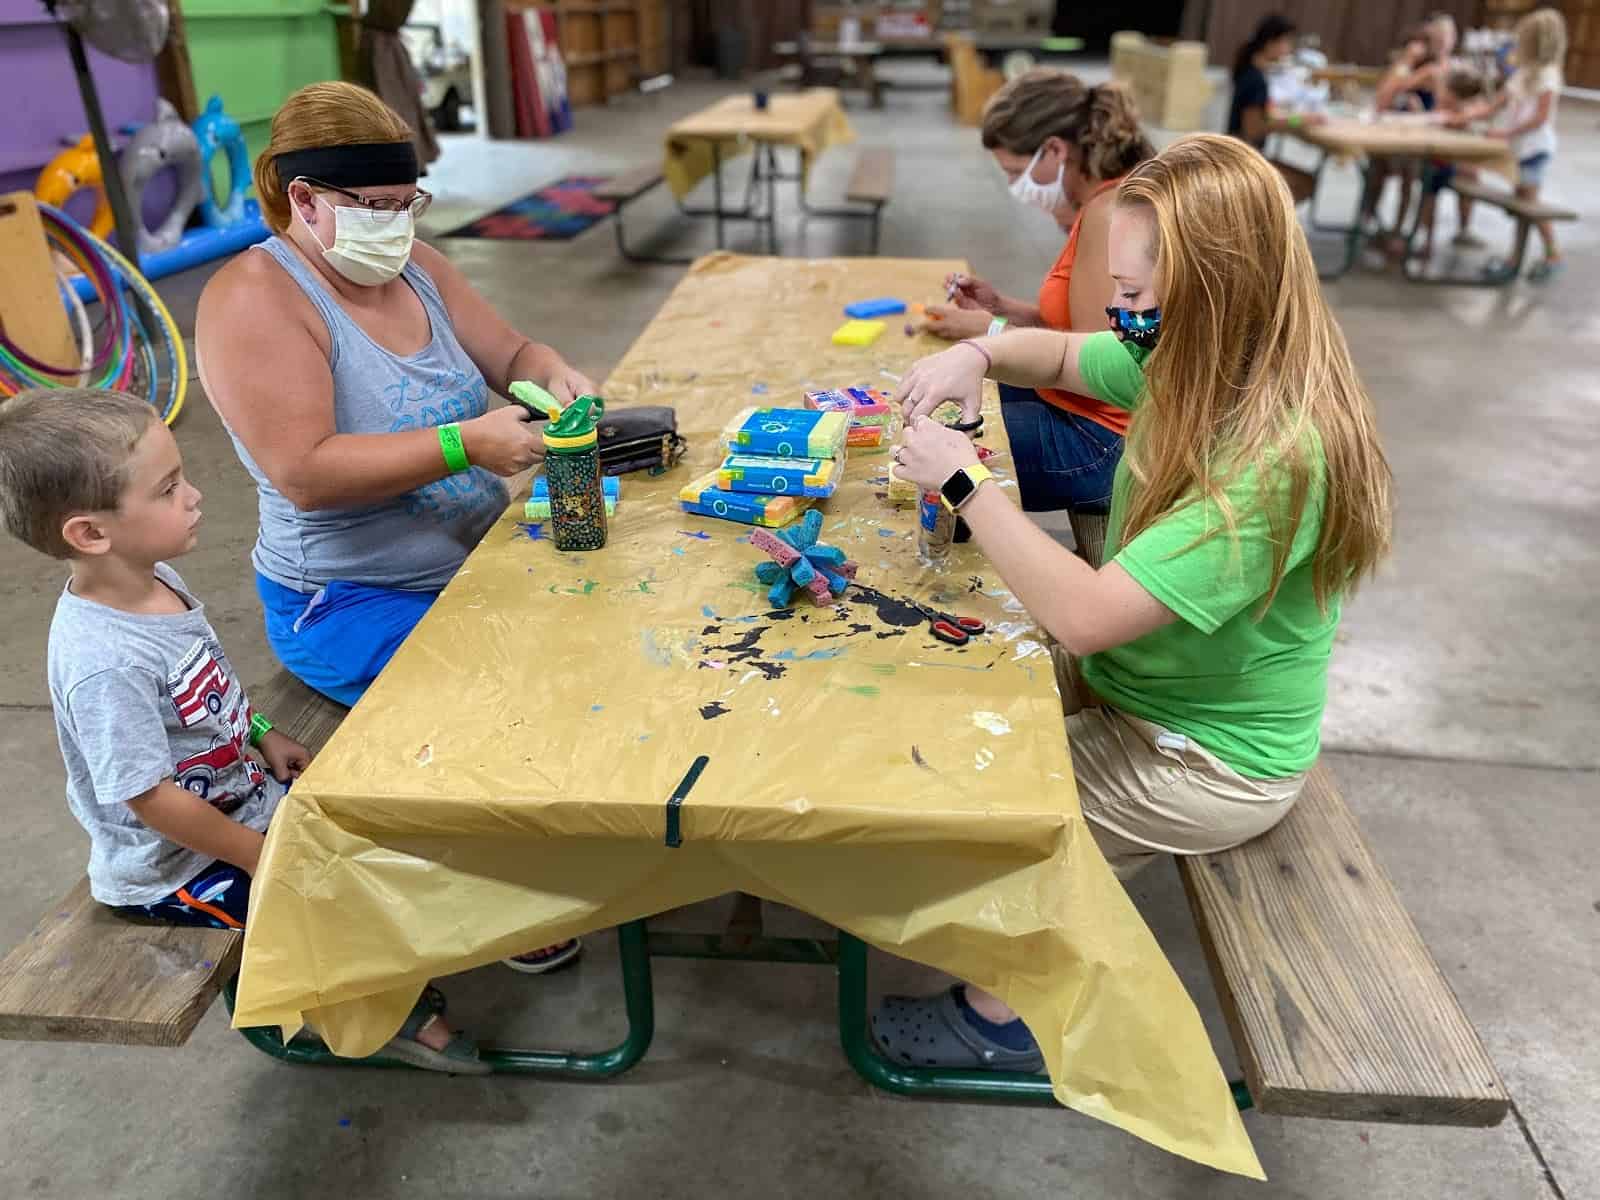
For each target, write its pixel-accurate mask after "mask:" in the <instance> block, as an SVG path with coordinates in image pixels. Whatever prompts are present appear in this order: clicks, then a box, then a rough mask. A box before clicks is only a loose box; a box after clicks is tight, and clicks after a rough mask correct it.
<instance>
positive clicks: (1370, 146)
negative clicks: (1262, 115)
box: [1276, 115, 1517, 178]
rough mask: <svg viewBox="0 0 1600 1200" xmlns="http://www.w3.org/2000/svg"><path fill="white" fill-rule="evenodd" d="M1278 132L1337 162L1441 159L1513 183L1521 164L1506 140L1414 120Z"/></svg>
mask: <svg viewBox="0 0 1600 1200" xmlns="http://www.w3.org/2000/svg"><path fill="white" fill-rule="evenodd" d="M1276 130H1277V131H1281V132H1283V133H1287V134H1288V135H1289V136H1291V137H1295V138H1298V139H1300V140H1301V141H1303V142H1306V143H1307V144H1309V145H1312V146H1315V147H1317V148H1318V149H1319V150H1323V151H1326V152H1327V153H1328V154H1331V155H1333V156H1334V157H1335V158H1345V159H1353V158H1358V157H1363V156H1365V157H1369V158H1437V159H1442V160H1444V161H1445V162H1455V163H1469V164H1472V165H1475V166H1481V167H1484V168H1486V169H1488V170H1490V171H1493V172H1495V173H1496V174H1499V175H1504V176H1507V177H1508V178H1514V177H1515V175H1516V168H1517V164H1516V160H1515V159H1514V158H1513V157H1512V155H1511V146H1510V143H1508V142H1507V141H1506V140H1505V139H1504V138H1492V137H1488V136H1487V135H1485V134H1481V133H1469V132H1467V131H1465V130H1460V129H1446V128H1444V127H1443V126H1442V125H1438V124H1436V123H1434V122H1432V121H1428V120H1423V119H1419V118H1414V117H1410V116H1404V115H1396V116H1384V117H1380V118H1379V119H1377V120H1375V121H1363V120H1360V119H1359V118H1356V117H1330V118H1328V119H1327V120H1325V121H1321V122H1312V121H1304V120H1303V121H1300V122H1299V123H1297V124H1290V123H1287V122H1282V123H1279V124H1278V125H1277V126H1276Z"/></svg>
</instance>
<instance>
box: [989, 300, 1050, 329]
mask: <svg viewBox="0 0 1600 1200" xmlns="http://www.w3.org/2000/svg"><path fill="white" fill-rule="evenodd" d="M995 316H997V317H1004V318H1005V319H1006V323H1007V324H1009V325H1010V326H1011V327H1012V328H1013V329H1037V328H1039V327H1041V326H1043V325H1044V318H1043V317H1041V316H1040V315H1039V306H1038V305H1037V304H1030V303H1029V302H1028V301H1026V300H1019V299H1017V298H1016V297H1015V296H1001V297H1000V311H999V312H997V313H996V314H995Z"/></svg>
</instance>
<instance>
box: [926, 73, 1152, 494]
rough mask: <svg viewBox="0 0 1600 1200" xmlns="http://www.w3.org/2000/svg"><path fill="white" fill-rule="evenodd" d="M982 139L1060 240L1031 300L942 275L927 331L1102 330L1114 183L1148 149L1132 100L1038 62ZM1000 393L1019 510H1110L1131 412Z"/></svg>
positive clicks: (1071, 399) (1075, 398) (987, 120)
mask: <svg viewBox="0 0 1600 1200" xmlns="http://www.w3.org/2000/svg"><path fill="white" fill-rule="evenodd" d="M983 145H984V148H985V149H986V150H988V151H989V152H990V154H992V155H993V156H994V160H995V162H996V163H998V164H999V166H1000V169H1001V170H1002V171H1004V172H1005V175H1006V178H1007V180H1008V181H1009V182H1010V190H1011V194H1012V196H1013V197H1015V198H1016V199H1017V200H1018V201H1019V202H1021V203H1023V204H1026V205H1030V206H1032V207H1036V208H1041V209H1043V210H1044V211H1046V212H1048V213H1049V214H1050V215H1051V216H1052V217H1054V218H1055V221H1056V224H1057V225H1059V226H1060V227H1061V228H1062V229H1063V230H1064V231H1066V233H1067V243H1066V245H1065V246H1064V247H1063V248H1062V251H1061V255H1060V257H1059V258H1057V259H1056V262H1055V265H1054V266H1052V267H1051V268H1050V271H1049V273H1048V274H1046V275H1045V277H1044V281H1043V283H1041V284H1040V285H1039V296H1038V301H1037V302H1036V303H1030V302H1028V301H1026V300H1020V299H1016V298H1014V297H1011V296H1004V295H1001V294H1000V293H999V292H998V291H996V290H995V288H994V287H993V286H992V285H990V284H988V283H986V282H984V281H983V280H981V279H976V278H973V277H972V276H967V275H958V276H955V277H953V278H952V279H951V280H950V281H949V282H950V285H951V287H952V289H953V292H954V294H953V296H952V299H953V300H954V301H955V303H954V305H950V306H946V305H934V306H932V307H930V308H929V309H928V318H929V321H928V329H929V331H930V332H932V333H936V334H938V335H939V336H941V337H948V338H950V339H952V340H960V339H963V338H969V337H981V336H983V335H984V334H986V333H989V332H991V330H993V331H995V332H998V331H999V329H1000V328H1001V327H1002V326H1001V324H1000V323H1001V322H1003V323H1004V325H1003V327H1004V328H1012V329H1021V328H1026V327H1030V326H1039V327H1044V328H1049V329H1060V330H1077V331H1079V332H1088V331H1093V330H1098V329H1103V328H1105V324H1106V316H1105V309H1106V307H1107V306H1108V305H1111V304H1113V303H1114V299H1113V296H1112V290H1113V289H1112V281H1111V268H1110V266H1109V265H1108V264H1107V261H1106V244H1107V239H1108V231H1109V228H1110V222H1111V207H1112V191H1113V189H1114V188H1115V185H1116V184H1117V183H1118V182H1119V181H1120V180H1121V179H1122V177H1123V176H1124V175H1126V174H1127V173H1128V172H1129V171H1131V170H1132V169H1133V168H1134V167H1136V166H1138V165H1139V164H1140V163H1141V162H1143V161H1144V160H1145V159H1147V158H1151V157H1153V156H1154V154H1155V150H1154V148H1153V147H1152V146H1151V145H1150V142H1149V141H1148V140H1147V139H1146V138H1145V136H1144V133H1143V132H1142V131H1141V129H1140V128H1139V115H1138V111H1137V109H1136V108H1135V107H1134V104H1133V100H1132V98H1131V97H1130V96H1129V95H1128V94H1127V92H1125V91H1124V90H1123V89H1122V88H1120V87H1118V86H1116V85H1115V84H1109V83H1102V84H1097V85H1096V86H1094V87H1085V86H1084V84H1083V82H1082V81H1081V80H1080V79H1078V78H1077V76H1075V75H1069V74H1067V73H1066V72H1064V71H1056V70H1051V69H1048V68H1038V69H1035V70H1032V71H1029V72H1027V73H1026V74H1023V75H1020V76H1018V77H1017V78H1016V79H1013V80H1012V81H1011V82H1010V83H1008V84H1006V85H1005V86H1004V87H1003V88H1001V89H1000V90H999V91H998V92H996V93H995V95H994V98H993V99H991V100H990V101H989V105H988V107H987V108H986V109H985V110H984V116H983ZM1000 399H1001V409H1000V411H1001V414H1002V415H1003V416H1004V417H1005V422H1006V433H1007V435H1008V437H1009V438H1010V440H1011V454H1012V459H1013V463H1014V465H1015V468H1016V472H1017V484H1018V488H1019V489H1020V491H1021V493H1022V506H1023V508H1025V509H1026V510H1027V511H1029V512H1054V511H1057V510H1060V509H1068V510H1070V511H1072V512H1078V513H1104V512H1106V511H1107V510H1108V509H1109V507H1110V504H1111V481H1112V477H1113V475H1114V474H1115V473H1116V469H1117V462H1118V460H1119V459H1120V458H1121V457H1122V438H1123V435H1124V434H1125V433H1126V432H1127V429H1128V414H1127V413H1126V412H1124V411H1122V410H1121V409H1117V408H1113V407H1111V406H1110V405H1107V404H1102V403H1101V402H1100V401H1098V400H1096V399H1094V398H1093V397H1090V396H1080V395H1077V394H1076V393H1073V392H1067V391H1061V390H1059V389H1055V388H1049V389H1043V390H1040V391H1037V392H1036V391H1033V390H1032V389H1029V388H1018V387H1012V386H1010V385H1009V384H1001V385H1000Z"/></svg>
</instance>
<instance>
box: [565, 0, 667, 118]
mask: <svg viewBox="0 0 1600 1200" xmlns="http://www.w3.org/2000/svg"><path fill="white" fill-rule="evenodd" d="M659 3H660V0H628V2H624V0H614V2H612V3H604V2H597V0H557V2H556V4H555V6H554V7H555V10H556V28H557V31H558V32H557V36H558V37H559V39H560V41H561V54H562V57H563V58H564V59H565V60H566V64H567V96H568V99H569V100H570V101H571V104H572V107H573V108H579V107H581V106H583V105H586V104H604V103H606V101H608V100H610V99H611V97H613V96H618V95H621V94H622V93H623V92H626V91H629V90H630V89H632V88H633V87H634V85H635V84H636V83H637V82H638V78H639V77H640V76H641V75H642V74H643V73H644V72H643V70H642V68H641V62H640V52H639V46H640V40H641V39H640V31H641V28H642V27H643V26H644V24H645V22H646V18H645V14H644V9H645V8H646V7H647V6H655V5H658V4H659Z"/></svg>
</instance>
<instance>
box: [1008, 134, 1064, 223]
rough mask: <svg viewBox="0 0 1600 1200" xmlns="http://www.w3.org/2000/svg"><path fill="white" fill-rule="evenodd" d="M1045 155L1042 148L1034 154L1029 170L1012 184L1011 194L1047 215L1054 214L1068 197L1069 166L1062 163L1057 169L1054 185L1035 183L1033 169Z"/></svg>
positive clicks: (1029, 163)
mask: <svg viewBox="0 0 1600 1200" xmlns="http://www.w3.org/2000/svg"><path fill="white" fill-rule="evenodd" d="M1043 153H1044V147H1043V146H1040V147H1039V148H1038V149H1037V150H1035V151H1034V152H1033V158H1032V159H1030V160H1029V162H1028V169H1027V170H1026V171H1024V172H1023V173H1022V174H1021V175H1018V176H1017V177H1016V179H1015V180H1013V181H1012V184H1011V194H1012V195H1013V196H1014V197H1016V199H1017V200H1019V201H1020V202H1021V203H1023V204H1031V205H1033V206H1034V207H1035V208H1042V209H1044V211H1045V212H1047V213H1054V212H1055V211H1056V209H1057V208H1058V207H1060V205H1061V201H1062V199H1063V198H1064V197H1065V196H1066V184H1065V182H1064V180H1065V179H1066V176H1067V164H1066V163H1065V162H1062V164H1061V166H1059V167H1058V168H1056V177H1055V181H1054V182H1053V183H1035V182H1034V181H1033V169H1034V168H1035V167H1036V166H1038V165H1039V156H1040V155H1042V154H1043Z"/></svg>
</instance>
